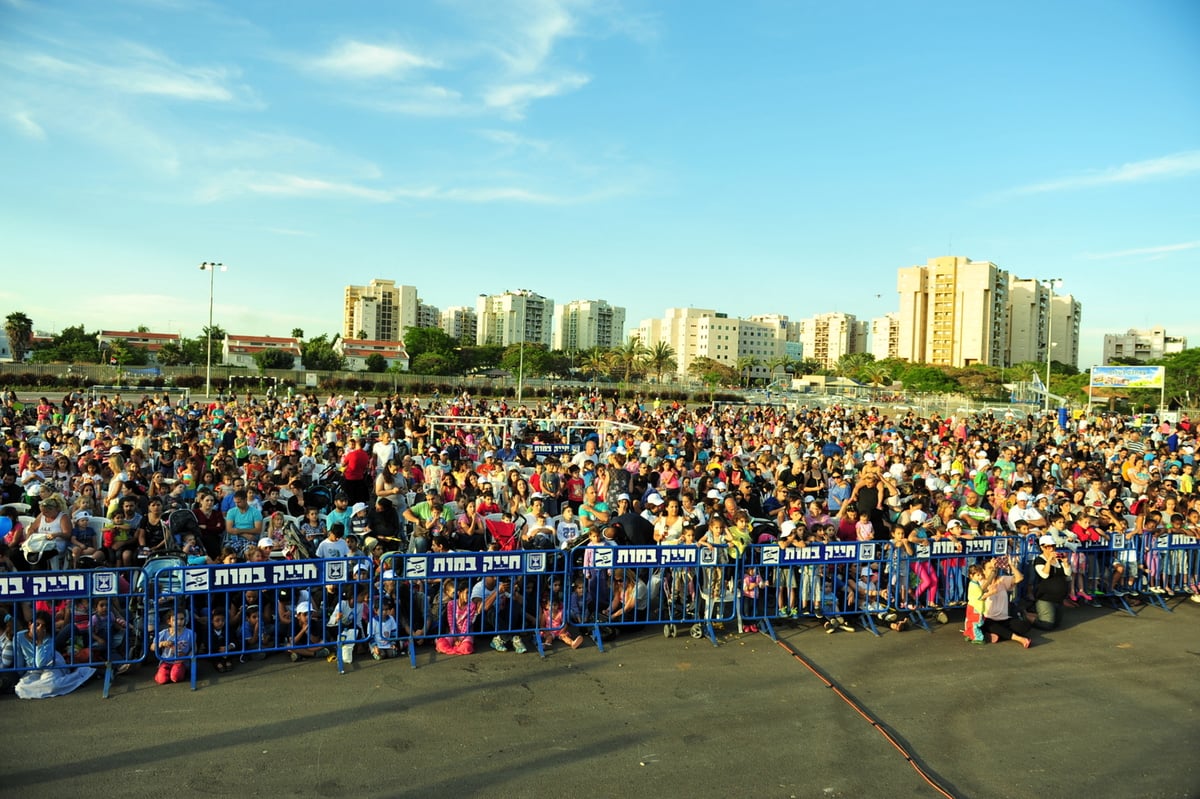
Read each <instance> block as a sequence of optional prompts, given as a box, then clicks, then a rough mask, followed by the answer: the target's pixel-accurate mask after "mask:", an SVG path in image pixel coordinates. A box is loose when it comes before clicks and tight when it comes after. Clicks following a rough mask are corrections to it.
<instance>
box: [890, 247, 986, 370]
mask: <svg viewBox="0 0 1200 799" xmlns="http://www.w3.org/2000/svg"><path fill="white" fill-rule="evenodd" d="M897 283H898V285H897V288H898V290H899V293H900V330H899V339H898V346H897V356H898V357H900V358H903V359H905V360H908V361H912V362H914V363H927V364H932V365H935V366H959V367H962V366H970V365H972V364H976V363H982V364H989V365H992V366H1003V365H1005V364H1006V357H1007V349H1008V346H1007V345H1008V341H1007V336H1008V274H1007V273H1006V272H1005V271H1004V270H1002V269H1000V267H998V266H996V264H994V263H991V262H990V261H972V260H971V259H969V258H963V257H961V256H954V255H948V256H940V257H937V258H930V259H929V261H928V262H927V263H926V264H925V265H923V266H910V267H904V268H901V269H900V270H899V275H898V281H897Z"/></svg>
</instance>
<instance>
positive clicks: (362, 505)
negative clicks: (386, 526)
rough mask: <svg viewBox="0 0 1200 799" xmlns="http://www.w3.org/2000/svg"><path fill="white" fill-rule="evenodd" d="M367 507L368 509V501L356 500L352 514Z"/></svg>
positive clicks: (351, 509)
mask: <svg viewBox="0 0 1200 799" xmlns="http://www.w3.org/2000/svg"><path fill="white" fill-rule="evenodd" d="M366 509H367V503H365V502H355V503H354V507H352V508H350V515H351V516H354V515H356V514H358V513H359V512H361V511H364V510H366Z"/></svg>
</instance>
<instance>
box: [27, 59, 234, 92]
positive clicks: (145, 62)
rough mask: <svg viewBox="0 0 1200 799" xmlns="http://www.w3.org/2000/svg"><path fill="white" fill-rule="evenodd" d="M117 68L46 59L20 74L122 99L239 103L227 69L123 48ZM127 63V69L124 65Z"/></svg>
mask: <svg viewBox="0 0 1200 799" xmlns="http://www.w3.org/2000/svg"><path fill="white" fill-rule="evenodd" d="M119 50H123V51H124V52H123V54H124V55H125V58H121V57H120V56H121V55H122V53H121V52H119V51H118V52H114V54H113V55H114V56H115V59H114V60H115V61H116V62H115V63H114V62H109V61H107V60H105V61H101V60H89V59H84V58H67V57H64V58H59V57H56V56H52V55H47V54H45V53H32V54H27V55H26V56H25V57H23V58H17V59H15V63H14V66H16V67H17V68H18V69H20V70H22V71H25V72H29V73H33V74H37V75H39V76H40V77H41V78H43V79H44V78H51V79H56V80H59V81H63V82H67V83H70V84H73V85H76V86H86V87H92V88H99V89H106V90H110V91H115V92H119V93H122V94H135V95H136V94H145V95H155V96H159V97H171V98H174V99H177V100H191V101H207V102H229V101H231V100H233V99H235V98H236V97H237V92H236V91H235V88H234V87H233V86H232V85H231V84H232V81H233V79H234V78H235V77H236V75H235V73H234V72H233V71H232V70H229V69H225V68H222V67H185V66H182V65H180V64H177V63H175V62H174V61H172V60H171V59H169V58H167V57H166V56H163V55H161V54H159V53H157V52H154V51H152V50H150V49H148V48H144V47H139V46H127V47H125V48H119ZM121 62H123V63H121Z"/></svg>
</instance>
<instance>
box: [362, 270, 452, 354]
mask: <svg viewBox="0 0 1200 799" xmlns="http://www.w3.org/2000/svg"><path fill="white" fill-rule="evenodd" d="M423 305H424V303H422V302H421V298H420V297H418V296H417V288H416V286H397V285H396V281H394V280H381V279H379V278H376V279H374V280H372V281H371V282H370V283H368V284H367V285H365V286H346V295H345V304H344V307H343V310H342V338H350V339H356V338H362V337H363V336H359V333H364V334H365V338H367V339H372V340H376V341H399V340H400V339H401V338H402V337H403V336H404V331H405V330H406V329H407V328H410V327H437V326H438V318H437V309H436V308H432V306H425V308H427V309H432V314H430V313H429V311H426V312H424V313H422V311H421V307H422V306H423Z"/></svg>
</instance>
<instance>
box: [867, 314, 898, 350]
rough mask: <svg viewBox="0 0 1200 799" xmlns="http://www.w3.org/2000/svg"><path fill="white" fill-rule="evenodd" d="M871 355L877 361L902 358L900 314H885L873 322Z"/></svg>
mask: <svg viewBox="0 0 1200 799" xmlns="http://www.w3.org/2000/svg"><path fill="white" fill-rule="evenodd" d="M871 354H872V355H874V356H875V360H877V361H882V360H885V359H887V358H898V357H900V355H899V354H900V314H898V313H889V314H884V315H883V316H877V317H876V318H874V319H872V320H871Z"/></svg>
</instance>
